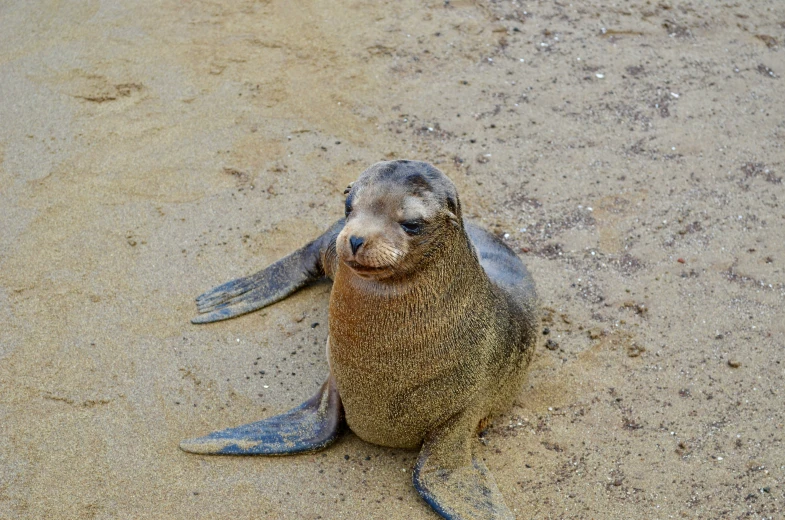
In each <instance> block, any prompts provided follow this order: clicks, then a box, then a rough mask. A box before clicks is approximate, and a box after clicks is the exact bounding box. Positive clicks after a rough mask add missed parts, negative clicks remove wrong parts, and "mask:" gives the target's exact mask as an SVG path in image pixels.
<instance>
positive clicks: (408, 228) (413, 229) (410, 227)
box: [401, 220, 423, 235]
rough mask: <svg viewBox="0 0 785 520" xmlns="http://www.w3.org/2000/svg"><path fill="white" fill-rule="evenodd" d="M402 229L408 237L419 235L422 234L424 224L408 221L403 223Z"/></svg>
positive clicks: (417, 221)
mask: <svg viewBox="0 0 785 520" xmlns="http://www.w3.org/2000/svg"><path fill="white" fill-rule="evenodd" d="M401 227H402V228H403V230H404V231H405V232H406V234H407V235H419V234H420V233H422V228H423V223H422V222H421V221H419V220H407V221H406V222H401Z"/></svg>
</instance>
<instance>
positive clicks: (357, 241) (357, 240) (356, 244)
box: [349, 235, 365, 255]
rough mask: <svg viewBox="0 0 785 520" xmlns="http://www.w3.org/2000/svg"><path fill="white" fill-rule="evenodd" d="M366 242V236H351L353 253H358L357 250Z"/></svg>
mask: <svg viewBox="0 0 785 520" xmlns="http://www.w3.org/2000/svg"><path fill="white" fill-rule="evenodd" d="M364 243H365V239H364V238H362V237H357V236H354V235H352V236H350V237H349V245H350V246H352V254H353V255H356V254H357V251H358V250H359V249H360V246H362V245H363V244H364Z"/></svg>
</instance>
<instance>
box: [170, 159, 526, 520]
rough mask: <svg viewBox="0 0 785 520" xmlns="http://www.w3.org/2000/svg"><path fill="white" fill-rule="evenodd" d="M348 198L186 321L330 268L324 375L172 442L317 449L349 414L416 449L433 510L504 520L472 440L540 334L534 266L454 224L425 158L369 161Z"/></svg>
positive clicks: (277, 292)
mask: <svg viewBox="0 0 785 520" xmlns="http://www.w3.org/2000/svg"><path fill="white" fill-rule="evenodd" d="M346 194H347V197H346V218H345V219H342V220H340V221H338V222H337V223H336V224H335V225H333V226H332V227H331V228H330V229H329V230H328V231H327V232H326V233H325V234H324V235H322V236H321V237H319V238H317V239H316V240H315V241H313V242H311V243H310V244H308V245H306V246H305V247H303V248H301V249H299V250H298V251H295V252H294V253H292V254H291V255H290V256H288V257H286V258H284V259H282V260H279V261H278V262H276V263H274V264H272V265H271V266H269V267H267V268H266V269H264V270H262V271H260V272H259V273H257V274H255V275H252V276H250V277H247V278H241V279H239V280H235V281H232V282H229V283H226V284H224V285H221V286H219V287H216V288H215V289H213V290H211V291H208V292H207V293H205V294H203V295H202V296H200V297H199V298H198V299H197V305H198V309H199V312H200V313H201V315H200V316H198V317H197V318H195V319H194V320H193V322H194V323H206V322H211V321H218V320H222V319H226V318H231V317H234V316H237V315H240V314H243V313H246V312H250V311H252V310H255V309H259V308H262V307H264V306H266V305H269V304H271V303H274V302H276V301H278V300H280V299H282V298H285V297H286V296H287V295H289V294H291V293H292V292H294V291H295V290H297V289H299V288H300V287H303V286H304V285H306V284H307V283H309V282H313V281H315V280H317V279H319V278H321V277H323V276H328V277H330V278H332V279H333V280H334V285H333V290H332V293H331V295H330V319H329V336H328V340H327V352H328V360H329V366H330V375H329V377H328V378H327V381H326V382H325V383H324V385H323V386H322V388H321V389H320V390H319V392H318V393H317V394H316V395H315V396H313V397H312V398H311V399H309V400H308V401H306V402H305V403H303V404H302V405H300V406H299V407H297V408H295V409H294V410H291V411H289V412H286V413H283V414H281V415H277V416H275V417H271V418H268V419H265V420H262V421H259V422H256V423H252V424H248V425H245V426H240V427H238V428H232V429H228V430H223V431H220V432H215V433H212V434H210V435H207V436H206V437H201V438H197V439H192V440H187V441H183V442H182V443H181V444H180V447H181V448H182V449H183V450H185V451H189V452H193V453H211V454H268V455H274V454H277V455H280V454H289V453H298V452H307V451H315V450H319V449H322V448H324V447H325V446H327V445H329V444H330V443H331V442H333V441H334V440H335V439H336V438H337V436H338V434H339V433H340V430H341V426H342V424H343V422H344V421H345V422H346V423H347V424H348V426H349V428H350V429H351V430H352V431H354V432H355V433H356V434H357V436H359V437H360V438H361V439H364V440H366V441H368V442H372V443H374V444H380V445H383V446H390V447H395V448H421V451H420V456H419V458H418V460H417V463H416V465H415V468H414V486H415V487H416V488H417V491H418V492H419V493H420V495H421V496H422V497H423V498H424V499H425V500H426V501H427V502H428V503H429V504H430V505H431V506H432V507H433V508H434V509H435V510H436V511H437V512H438V513H439V514H441V515H442V516H443V517H445V518H450V519H469V518H471V519H480V518H482V519H491V518H513V514H512V512H511V511H510V510H509V509H508V508H507V506H506V505H505V503H504V499H503V498H502V495H501V493H500V492H499V490H498V488H497V487H496V483H495V482H494V479H493V476H492V475H491V474H490V472H489V471H488V469H487V468H486V467H485V464H483V463H482V462H481V460H479V459H478V458H475V457H473V456H472V444H473V443H474V442H475V439H476V435H477V431H478V428H479V427H480V426H481V425H483V424H485V420H486V419H487V418H488V417H490V416H492V415H493V414H495V413H498V412H500V411H502V410H504V409H505V408H506V407H507V406H509V405H510V404H511V401H512V400H513V398H514V396H515V395H516V394H517V393H518V392H519V391H520V389H521V388H522V385H523V380H524V377H525V373H526V368H527V367H528V365H529V362H530V360H531V357H532V354H533V352H534V346H535V343H536V340H537V334H536V330H537V325H538V317H537V304H536V300H537V297H536V294H535V290H534V282H533V281H532V278H531V276H530V275H529V273H528V271H527V270H526V267H525V266H524V265H523V263H522V262H521V260H520V259H519V258H518V257H517V256H516V255H515V253H513V252H512V251H511V250H510V249H509V248H508V247H507V246H506V245H504V244H503V243H502V242H501V241H499V240H498V239H497V238H496V237H494V236H493V235H491V234H490V233H488V232H487V231H485V230H483V229H481V228H478V227H476V226H473V225H471V224H468V223H466V222H464V221H463V219H462V217H461V205H460V202H459V199H458V194H457V192H456V189H455V186H454V185H453V183H452V182H451V181H450V180H449V179H448V178H447V176H445V175H444V174H443V173H442V172H440V171H439V170H437V169H436V168H434V167H433V166H431V165H429V164H427V163H424V162H414V161H392V162H382V163H378V164H375V165H373V166H371V167H370V168H368V169H367V170H365V171H364V172H363V173H362V175H361V176H360V178H359V179H358V180H357V182H355V183H353V185H350V186H349V188H347V191H346Z"/></svg>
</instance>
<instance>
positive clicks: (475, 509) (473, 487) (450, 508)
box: [413, 420, 515, 520]
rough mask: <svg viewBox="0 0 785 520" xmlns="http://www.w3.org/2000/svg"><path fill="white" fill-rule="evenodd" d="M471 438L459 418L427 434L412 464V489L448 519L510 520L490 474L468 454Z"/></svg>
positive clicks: (508, 510) (512, 518) (511, 516)
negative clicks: (417, 456)
mask: <svg viewBox="0 0 785 520" xmlns="http://www.w3.org/2000/svg"><path fill="white" fill-rule="evenodd" d="M475 426H476V425H475ZM473 439H474V429H472V428H470V427H468V428H467V423H465V422H463V421H460V420H458V421H449V422H448V423H447V425H445V426H444V427H442V428H440V429H438V430H436V431H435V432H434V433H433V434H431V435H429V436H428V438H427V439H426V440H425V442H424V444H423V447H422V449H421V451H420V456H419V458H418V459H417V463H416V465H415V467H414V475H413V481H414V487H415V489H417V492H418V493H419V494H420V496H421V497H422V498H423V499H424V500H425V501H426V502H428V504H429V505H430V506H431V507H432V508H433V509H434V510H435V511H436V512H437V513H439V514H440V515H441V516H443V517H444V518H447V519H448V520H514V519H515V516H514V515H513V514H512V511H510V509H509V508H508V507H507V504H505V503H504V498H503V497H502V494H501V492H500V491H499V488H498V487H497V486H496V481H495V480H494V478H493V475H492V474H491V473H490V471H489V470H488V468H487V467H486V466H485V464H483V463H482V461H480V460H478V459H476V458H474V457H472V455H471V443H472V441H473Z"/></svg>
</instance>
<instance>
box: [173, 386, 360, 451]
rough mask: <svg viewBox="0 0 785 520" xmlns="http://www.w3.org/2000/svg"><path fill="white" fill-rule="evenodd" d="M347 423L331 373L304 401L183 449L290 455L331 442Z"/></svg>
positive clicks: (190, 441) (187, 442) (186, 442)
mask: <svg viewBox="0 0 785 520" xmlns="http://www.w3.org/2000/svg"><path fill="white" fill-rule="evenodd" d="M344 424H345V422H344V418H343V405H342V404H341V397H340V395H338V388H337V387H336V386H335V381H334V380H333V378H332V376H331V377H330V378H329V379H328V380H327V381H325V383H324V384H323V385H322V387H321V389H319V391H318V392H317V393H316V395H314V396H313V397H311V398H310V399H308V400H307V401H305V402H304V403H303V404H301V405H300V406H298V407H297V408H294V409H293V410H290V411H288V412H284V413H282V414H280V415H276V416H273V417H269V418H267V419H264V420H261V421H258V422H255V423H250V424H246V425H243V426H238V427H236V428H229V429H226V430H221V431H217V432H213V433H211V434H209V435H206V436H204V437H199V438H196V439H188V440H184V441H182V442H181V443H180V448H181V449H182V450H184V451H187V452H190V453H199V454H203V455H289V454H294V453H303V452H309V451H318V450H321V449H322V448H326V447H327V446H329V445H330V444H332V443H333V442H334V441H335V440H336V439H337V438H338V436H339V434H340V433H341V430H342V429H343V426H344Z"/></svg>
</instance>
